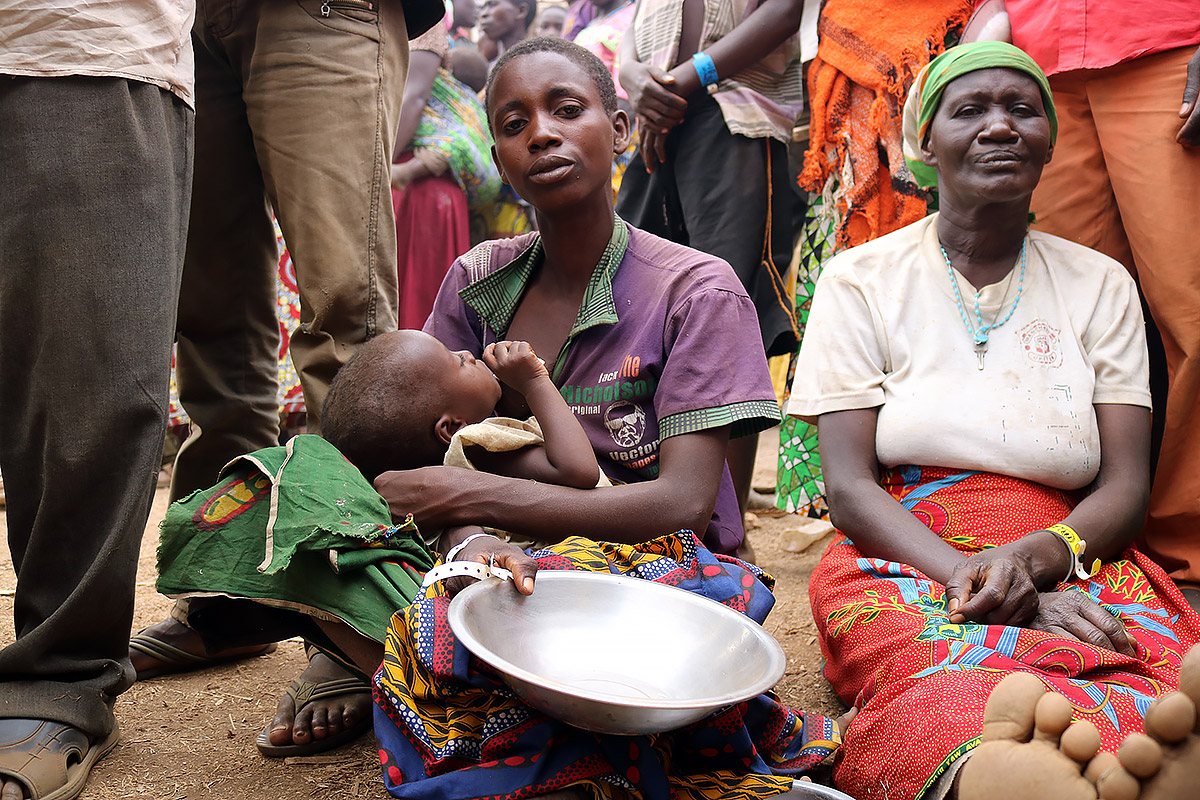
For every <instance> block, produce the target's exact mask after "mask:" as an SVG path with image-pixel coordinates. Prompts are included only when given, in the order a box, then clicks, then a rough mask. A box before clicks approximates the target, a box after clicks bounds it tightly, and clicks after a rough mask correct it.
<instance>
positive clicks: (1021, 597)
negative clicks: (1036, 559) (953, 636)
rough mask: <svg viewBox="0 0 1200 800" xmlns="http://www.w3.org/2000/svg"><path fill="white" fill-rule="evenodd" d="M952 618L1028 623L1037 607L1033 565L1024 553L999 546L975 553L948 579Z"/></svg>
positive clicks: (996, 622)
mask: <svg viewBox="0 0 1200 800" xmlns="http://www.w3.org/2000/svg"><path fill="white" fill-rule="evenodd" d="M946 600H947V603H948V604H949V605H948V607H949V610H950V621H951V622H955V623H958V622H966V621H967V620H971V621H974V622H983V623H986V624H988V625H1018V626H1020V625H1025V624H1026V623H1028V622H1029V621H1030V620H1032V619H1033V618H1034V616H1035V615H1036V614H1037V611H1038V591H1037V587H1036V586H1035V585H1034V582H1033V569H1032V566H1031V564H1030V562H1029V560H1028V558H1027V557H1026V556H1025V554H1024V553H1022V552H1021V551H1019V550H1015V549H1010V548H1006V547H996V548H992V549H990V550H984V551H982V552H979V553H976V554H975V555H973V556H971V557H970V558H968V559H966V560H965V561H961V562H959V563H958V565H957V566H955V568H954V572H953V573H952V574H951V575H950V580H948V581H946Z"/></svg>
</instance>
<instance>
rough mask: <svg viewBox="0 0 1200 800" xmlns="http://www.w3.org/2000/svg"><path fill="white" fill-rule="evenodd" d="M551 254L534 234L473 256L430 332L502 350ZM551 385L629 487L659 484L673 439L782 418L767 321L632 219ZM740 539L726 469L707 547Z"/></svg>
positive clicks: (603, 267)
mask: <svg viewBox="0 0 1200 800" xmlns="http://www.w3.org/2000/svg"><path fill="white" fill-rule="evenodd" d="M626 230H627V231H628V234H626V233H625V231H626ZM626 236H627V237H628V243H627V244H626V243H625V241H624V240H625V238H626ZM622 252H623V255H622ZM541 258H542V255H541V242H540V240H539V238H538V235H537V234H527V235H524V236H520V237H517V238H514V239H504V240H499V241H491V242H484V243H483V244H480V245H479V246H477V247H475V248H474V249H472V250H471V251H470V252H468V253H466V254H465V255H463V256H462V257H460V258H459V259H457V260H456V261H455V262H454V264H453V265H452V266H451V267H450V271H449V272H448V273H447V275H446V278H445V280H444V281H443V282H442V287H441V289H440V291H439V292H438V296H437V300H436V301H435V302H434V307H433V313H432V314H431V315H430V317H429V320H428V321H427V322H426V323H425V330H426V332H428V333H430V334H432V335H433V336H435V337H437V338H438V339H439V340H441V341H442V342H443V343H444V344H445V345H446V346H447V347H449V348H450V349H452V350H456V349H465V350H470V351H471V352H473V353H475V354H476V355H479V354H480V352H481V351H482V350H483V348H484V346H486V345H488V344H490V343H492V342H495V341H502V340H503V339H504V338H505V332H506V331H507V330H508V325H509V322H510V321H511V319H512V315H513V312H514V311H515V309H516V306H517V304H518V303H519V302H520V299H521V297H522V296H523V294H524V289H525V286H526V284H527V282H528V279H529V277H530V275H531V273H532V271H533V268H534V265H535V264H537V263H540V259H541ZM618 259H619V260H618ZM551 378H552V379H553V381H554V384H555V385H556V386H558V387H559V389H560V390H561V391H562V395H563V397H564V398H565V399H566V401H567V404H568V405H569V406H570V407H571V409H572V411H574V412H575V415H576V416H577V417H578V418H579V421H580V424H581V425H582V426H583V429H584V431H585V432H586V433H587V436H588V440H589V441H590V442H591V444H592V448H593V449H594V450H595V451H596V455H597V460H598V461H599V463H600V467H601V469H603V470H604V472H605V474H606V475H608V477H609V478H610V479H612V480H613V481H614V482H618V483H630V482H633V481H644V480H652V479H654V478H655V477H656V476H657V475H658V448H659V443H660V442H661V441H662V440H663V439H666V438H668V437H670V436H678V435H680V434H685V433H692V432H695V431H699V430H704V429H707V428H713V427H718V426H721V425H732V435H735V436H736V435H749V434H753V433H757V432H758V431H760V430H763V429H765V428H768V427H770V426H771V425H774V424H776V423H777V422H778V421H779V406H778V404H777V402H776V400H775V392H774V390H773V389H772V387H771V378H770V374H769V372H768V370H767V360H766V356H765V355H764V353H763V347H762V340H761V337H760V336H759V333H758V318H757V316H756V314H755V311H754V306H753V304H752V303H751V301H750V298H749V297H748V296H747V295H746V292H745V290H744V289H743V288H742V285H741V283H740V282H739V281H738V279H737V276H736V275H734V273H733V270H732V269H731V268H730V267H729V265H728V264H726V263H725V262H724V261H722V260H720V259H718V258H714V257H713V256H709V255H706V254H704V253H700V252H698V251H696V250H692V249H691V248H689V247H684V246H683V245H679V244H675V243H673V242H669V241H667V240H665V239H661V238H659V237H657V236H654V235H652V234H649V233H646V232H645V231H641V230H638V229H637V228H633V227H629V226H627V225H626V224H625V223H624V222H621V221H618V228H617V229H615V230H614V235H613V241H612V242H610V244H609V249H608V250H607V251H606V254H605V258H603V259H601V262H600V264H599V265H597V268H596V271H595V273H593V275H592V279H591V282H590V284H589V286H588V289H587V291H586V292H585V294H584V298H583V303H582V304H581V306H580V311H579V315H578V316H577V318H576V322H575V325H574V326H573V328H572V331H571V333H570V334H568V337H567V343H566V344H565V345H564V347H563V351H562V353H560V354H559V357H558V360H557V362H556V363H555V365H554V373H553V375H552V376H551ZM670 532H671V531H663V533H664V534H666V533H670ZM742 538H743V532H742V523H741V515H740V514H739V513H738V509H737V499H736V496H735V494H734V491H733V484H732V482H731V481H730V478H729V471H728V469H726V470H725V471H724V474H723V475H722V477H721V488H720V491H719V493H718V495H717V503H716V507H715V509H714V511H713V518H712V521H711V522H710V524H709V526H708V530H707V531H705V532H704V534H703V540H704V543H705V545H706V546H707V547H708V548H709V549H710V550H712V551H713V552H717V553H734V552H736V550H737V547H738V545H739V544H740V543H741V541H742Z"/></svg>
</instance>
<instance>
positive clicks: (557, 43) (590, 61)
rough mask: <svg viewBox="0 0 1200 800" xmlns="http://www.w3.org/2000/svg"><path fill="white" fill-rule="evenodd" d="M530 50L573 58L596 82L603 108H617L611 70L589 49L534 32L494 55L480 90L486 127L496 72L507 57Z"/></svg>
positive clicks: (610, 109) (510, 59) (529, 51)
mask: <svg viewBox="0 0 1200 800" xmlns="http://www.w3.org/2000/svg"><path fill="white" fill-rule="evenodd" d="M530 53H557V54H558V55H560V56H562V57H563V58H565V59H567V60H568V61H571V62H573V63H574V64H575V65H576V66H577V67H579V68H580V69H581V70H583V71H584V72H585V73H586V74H587V76H588V77H589V78H591V79H592V83H594V84H595V85H596V91H597V92H599V93H600V102H601V103H602V104H603V105H604V110H605V111H607V112H608V113H610V114H611V113H612V112H614V111H616V110H617V87H616V85H615V84H613V79H612V74H611V73H610V72H609V71H608V67H606V66H604V62H603V61H601V60H600V59H599V58H598V57H597V56H596V55H595V54H594V53H592V52H591V51H590V50H585V49H584V48H582V47H580V46H579V45H577V44H575V43H574V42H569V41H567V40H566V39H559V38H558V37H556V36H535V37H534V38H532V39H524V40H522V41H520V42H517V43H516V44H515V45H513V46H512V47H510V48H509V49H508V50H505V51H504V53H503V55H501V56H500V58H498V59H496V63H495V64H494V65H493V66H492V71H491V72H490V73H488V80H487V89H486V91H485V93H484V106H485V107H486V108H487V111H488V127H491V124H492V120H491V110H492V87H493V86H494V85H495V83H496V76H497V75H499V74H500V71H501V70H502V69H504V67H505V66H507V65H508V63H509V62H510V61H512V60H514V59H517V58H520V57H521V56H524V55H529V54H530Z"/></svg>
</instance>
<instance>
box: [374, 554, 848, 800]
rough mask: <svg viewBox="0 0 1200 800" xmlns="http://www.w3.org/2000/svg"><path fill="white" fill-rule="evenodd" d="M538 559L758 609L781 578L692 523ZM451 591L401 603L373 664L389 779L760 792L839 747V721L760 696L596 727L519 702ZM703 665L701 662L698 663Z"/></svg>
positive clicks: (609, 791)
mask: <svg viewBox="0 0 1200 800" xmlns="http://www.w3.org/2000/svg"><path fill="white" fill-rule="evenodd" d="M533 556H534V558H536V559H537V561H538V568H539V569H574V570H584V571H588V572H604V573H607V572H611V573H616V574H623V575H631V576H634V577H638V578H644V579H646V580H653V581H657V582H659V583H665V584H669V585H672V586H678V587H681V588H683V589H687V590H689V591H693V592H696V593H698V594H701V595H704V596H705V597H708V598H710V599H713V600H717V601H719V602H721V603H724V604H725V605H727V606H730V607H731V608H735V609H737V610H738V611H741V612H742V613H744V614H747V615H748V616H750V617H751V618H753V619H755V620H759V621H761V620H762V619H763V618H764V617H765V616H766V614H767V612H768V611H769V610H770V608H771V606H772V605H773V604H774V602H775V598H774V597H773V596H772V594H771V591H770V587H771V586H772V585H773V584H774V580H773V579H772V578H771V577H770V576H768V575H766V574H765V573H763V572H762V571H761V570H759V569H758V568H757V567H754V566H752V565H749V564H745V563H743V562H741V561H738V560H736V559H733V558H729V557H725V556H714V555H713V554H712V553H710V552H709V551H708V550H706V549H704V547H703V546H702V545H701V544H700V543H699V541H698V540H697V539H696V537H695V536H694V535H692V534H690V533H687V532H683V533H680V534H674V535H671V536H665V537H662V538H660V539H655V540H654V541H651V542H647V543H645V544H642V545H638V546H636V547H635V546H630V545H614V544H604V543H596V542H592V541H589V540H587V539H582V538H578V537H573V538H569V539H566V540H564V541H562V542H560V543H559V544H556V545H552V546H551V547H549V548H547V549H545V550H540V551H538V552H536V553H534V554H533ZM449 605H450V599H449V598H448V597H446V596H444V595H440V594H437V595H433V596H428V597H426V598H425V599H421V600H418V601H417V602H415V603H414V604H413V605H412V606H410V607H409V608H407V609H405V610H403V611H401V612H399V613H397V614H396V616H395V618H394V619H393V620H392V626H391V628H390V630H389V631H388V636H387V640H386V641H385V643H384V646H385V654H384V660H383V665H382V666H381V667H380V670H379V672H378V673H376V675H375V735H376V736H377V737H378V739H379V743H380V748H381V749H380V751H379V755H380V760H381V762H382V765H383V778H384V785H385V786H386V787H387V790H388V791H389V792H391V794H392V795H394V796H395V797H403V798H420V799H421V800H462V799H464V798H482V797H486V798H511V799H512V800H516V798H525V797H530V796H534V795H539V794H544V793H546V792H549V791H553V790H557V789H561V788H564V787H566V786H571V785H576V786H579V787H581V788H584V789H585V790H586V791H587V792H588V793H589V794H590V795H591V796H593V797H596V798H629V799H630V800H632V799H633V798H647V800H651V799H652V800H668V798H671V800H675V799H676V798H678V799H679V800H701V799H702V798H704V799H706V800H716V799H717V798H737V799H738V800H753V798H765V797H768V796H771V795H776V794H779V793H781V792H784V791H787V790H788V789H789V788H790V787H791V783H792V778H791V777H790V776H792V775H796V774H798V773H801V772H804V771H805V770H808V769H810V768H811V767H813V766H816V765H817V764H819V763H821V762H822V761H823V760H824V759H825V758H826V757H827V756H828V755H829V754H830V753H832V752H833V751H834V750H835V749H836V748H837V743H838V740H839V737H838V733H837V726H836V725H835V723H834V721H833V720H831V719H828V718H826V717H822V716H819V715H816V714H805V713H802V712H799V711H792V710H791V709H788V708H785V707H784V706H782V705H780V704H779V702H778V701H777V700H776V699H775V698H774V696H773V695H770V694H764V695H760V696H758V697H756V698H754V699H752V700H750V701H748V702H745V703H741V704H738V705H736V706H731V707H729V708H726V709H724V710H722V711H720V712H717V713H716V714H714V715H712V716H709V717H707V718H705V719H703V720H701V721H700V722H696V723H694V724H692V725H689V726H688V727H686V728H682V729H680V730H677V731H671V732H668V733H663V734H657V735H653V736H608V735H602V734H595V733H589V732H588V731H584V730H582V729H579V728H574V727H572V726H570V725H567V724H566V723H563V722H559V721H557V720H554V719H551V718H549V717H546V716H545V715H543V714H541V713H540V712H538V711H535V710H533V709H532V708H530V707H529V706H527V705H525V704H524V703H522V702H521V701H520V700H518V699H517V698H516V696H515V695H514V694H513V693H512V692H511V691H510V690H509V689H508V687H507V686H506V685H505V684H504V683H503V681H502V680H501V679H500V677H499V675H498V674H497V673H496V672H494V671H493V670H492V669H491V668H490V667H488V666H487V665H485V664H483V663H482V662H480V661H478V660H477V659H476V658H475V657H474V656H472V655H470V654H469V653H468V652H467V650H466V649H465V648H464V647H463V646H462V645H461V644H460V643H459V642H458V641H457V640H456V639H455V638H454V635H453V634H452V633H451V632H450V627H449V623H448V622H447V618H446V611H447V608H448V607H449ZM702 668H703V665H700V664H698V665H697V669H702Z"/></svg>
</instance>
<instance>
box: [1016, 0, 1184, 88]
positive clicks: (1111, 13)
mask: <svg viewBox="0 0 1200 800" xmlns="http://www.w3.org/2000/svg"><path fill="white" fill-rule="evenodd" d="M1005 7H1006V8H1007V9H1008V17H1009V20H1010V22H1011V23H1012V38H1013V44H1015V45H1016V46H1017V47H1019V48H1021V49H1022V50H1024V51H1025V52H1026V53H1029V55H1030V56H1032V57H1033V60H1034V61H1036V62H1037V63H1038V65H1039V66H1040V67H1041V68H1042V69H1043V70H1045V71H1046V74H1047V75H1054V74H1055V73H1058V72H1069V71H1070V70H1073V69H1103V68H1104V67H1111V66H1113V65H1114V64H1120V63H1121V62H1123V61H1131V60H1132V59H1135V58H1140V57H1141V56H1146V55H1150V54H1151V53H1161V52H1163V51H1166V50H1173V49H1174V48H1176V47H1184V46H1186V45H1196V44H1200V8H1198V7H1197V4H1196V0H1155V2H1154V3H1147V2H1145V0H1103V2H1097V0H1090V2H1080V0H1005ZM1179 92H1180V98H1181V100H1182V96H1183V76H1180V79H1179Z"/></svg>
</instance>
